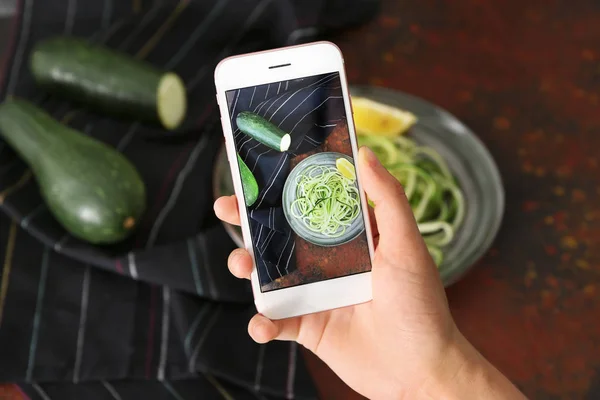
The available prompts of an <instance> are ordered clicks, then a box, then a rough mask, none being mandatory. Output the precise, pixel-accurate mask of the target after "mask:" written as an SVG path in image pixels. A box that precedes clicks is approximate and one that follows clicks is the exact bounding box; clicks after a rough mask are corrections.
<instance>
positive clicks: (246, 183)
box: [237, 154, 258, 207]
mask: <svg viewBox="0 0 600 400" xmlns="http://www.w3.org/2000/svg"><path fill="white" fill-rule="evenodd" d="M237 159H238V164H239V166H240V176H241V177H242V188H243V189H244V200H245V201H246V206H248V207H250V206H251V205H252V204H254V202H255V201H256V199H258V183H257V182H256V178H254V175H253V174H252V171H250V168H248V166H247V165H246V163H245V162H244V160H242V158H241V157H240V155H239V154H238V156H237Z"/></svg>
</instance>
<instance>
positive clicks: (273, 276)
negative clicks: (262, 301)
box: [226, 72, 371, 292]
mask: <svg viewBox="0 0 600 400" xmlns="http://www.w3.org/2000/svg"><path fill="white" fill-rule="evenodd" d="M226 97H227V105H228V109H229V117H230V119H231V124H232V130H233V136H234V139H235V150H236V152H237V161H238V166H239V175H240V178H241V181H242V187H243V193H244V201H245V204H246V208H247V216H248V220H249V225H250V232H251V237H252V244H253V251H254V257H255V261H256V267H257V271H258V277H259V281H260V286H261V291H263V292H266V291H270V290H275V289H282V288H287V287H292V286H297V285H302V284H307V283H313V282H318V281H324V280H327V279H333V278H339V277H343V276H349V275H353V274H357V273H362V272H367V271H370V270H371V261H370V256H369V248H368V241H367V237H366V233H365V224H364V216H363V213H362V205H361V196H360V191H359V186H358V181H357V173H356V169H355V165H354V160H353V158H352V154H353V152H352V144H351V140H350V132H349V130H348V121H347V117H346V109H345V103H344V97H343V92H342V85H341V80H340V77H339V74H338V73H337V72H333V73H329V74H323V75H318V76H310V77H306V78H300V79H293V80H290V81H283V82H274V83H269V84H264V85H260V86H253V87H246V88H241V89H237V90H230V91H228V92H227V93H226Z"/></svg>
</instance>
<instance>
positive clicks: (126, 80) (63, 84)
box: [30, 36, 187, 129]
mask: <svg viewBox="0 0 600 400" xmlns="http://www.w3.org/2000/svg"><path fill="white" fill-rule="evenodd" d="M30 68H31V72H32V74H33V76H34V78H35V80H36V82H37V83H38V84H39V85H40V86H42V87H43V88H45V89H46V90H47V91H49V92H52V93H55V94H58V95H60V96H64V97H66V98H68V99H71V100H73V101H76V102H79V103H82V104H85V105H87V106H89V107H90V108H91V109H92V110H95V111H99V112H102V113H106V114H109V115H114V116H118V117H128V118H133V119H135V120H140V121H144V122H159V123H160V124H162V125H163V126H164V127H165V128H167V129H175V128H177V127H178V126H179V125H180V124H181V122H182V121H183V119H184V117H185V112H186V106H187V100H186V91H185V85H184V84H183V82H182V81H181V79H180V78H179V76H177V75H176V74H174V73H172V72H165V71H160V70H158V69H156V68H154V67H152V66H151V65H149V64H147V63H144V62H142V61H138V60H136V59H133V58H132V57H130V56H128V55H126V54H123V53H119V52H116V51H114V50H110V49H108V48H106V47H103V46H99V45H95V44H91V43H89V42H87V41H85V40H82V39H78V38H72V37H62V36H59V37H54V38H51V39H47V40H43V41H41V42H39V43H37V44H36V45H35V47H34V48H33V51H32V53H31V57H30Z"/></svg>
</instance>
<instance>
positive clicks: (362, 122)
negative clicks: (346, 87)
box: [352, 97, 417, 137]
mask: <svg viewBox="0 0 600 400" xmlns="http://www.w3.org/2000/svg"><path fill="white" fill-rule="evenodd" d="M352 108H353V109H354V124H355V126H356V132H357V133H358V134H359V135H374V136H392V137H393V136H400V135H402V134H403V133H404V132H406V131H407V130H408V128H410V127H411V126H413V125H414V124H415V122H417V117H416V116H415V115H414V114H413V113H411V112H409V111H404V110H401V109H399V108H396V107H392V106H388V105H387V104H382V103H378V102H376V101H373V100H370V99H366V98H364V97H353V98H352Z"/></svg>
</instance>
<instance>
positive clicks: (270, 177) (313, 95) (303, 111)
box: [227, 72, 346, 285]
mask: <svg viewBox="0 0 600 400" xmlns="http://www.w3.org/2000/svg"><path fill="white" fill-rule="evenodd" d="M227 101H228V105H229V109H230V117H231V121H232V127H233V130H234V138H235V145H236V149H237V151H238V154H239V155H240V157H241V158H242V160H244V162H245V163H246V165H248V168H250V170H251V171H252V173H253V174H254V176H255V177H256V180H257V182H258V186H259V187H260V188H261V190H260V192H259V195H258V199H257V200H256V203H255V204H254V205H252V207H250V209H249V215H250V220H251V230H252V237H253V242H254V249H255V251H254V253H255V258H256V264H257V266H258V276H259V278H260V283H261V284H263V285H264V284H267V283H269V282H272V281H273V280H275V279H277V278H279V277H282V276H284V275H286V274H288V273H290V272H292V271H293V270H294V269H295V257H294V249H295V242H294V240H293V235H292V231H291V229H290V227H289V225H288V223H287V222H286V219H285V216H284V214H283V208H282V207H281V195H282V191H283V185H284V183H285V180H286V178H287V176H288V175H289V172H290V165H289V163H290V158H291V157H293V156H295V155H298V154H303V153H306V152H308V151H311V150H314V149H315V148H316V147H318V146H319V145H321V144H322V143H323V142H324V141H325V139H326V138H327V136H328V135H329V134H330V133H331V131H332V130H333V129H334V128H335V127H336V125H337V124H338V123H339V122H340V121H342V120H345V118H346V113H345V109H344V99H343V95H342V88H341V81H340V77H339V74H338V73H337V72H333V73H329V74H323V75H318V76H313V77H307V78H302V79H295V80H291V81H284V82H276V83H271V84H266V85H261V86H256V87H250V88H244V89H239V90H232V91H230V92H228V93H227ZM242 111H252V112H254V113H256V114H258V115H260V116H262V117H264V118H265V119H266V120H268V121H270V122H271V123H273V124H274V125H276V126H278V127H279V128H281V129H282V130H283V131H284V132H287V133H289V134H290V135H291V137H292V143H291V145H290V150H289V151H287V152H285V153H281V152H278V151H276V150H272V149H270V148H268V147H267V146H265V145H263V144H261V143H260V142H258V141H256V140H254V139H252V138H251V137H249V136H246V135H245V134H244V133H242V132H241V131H240V130H239V129H237V124H236V116H237V115H238V113H240V112H242Z"/></svg>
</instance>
